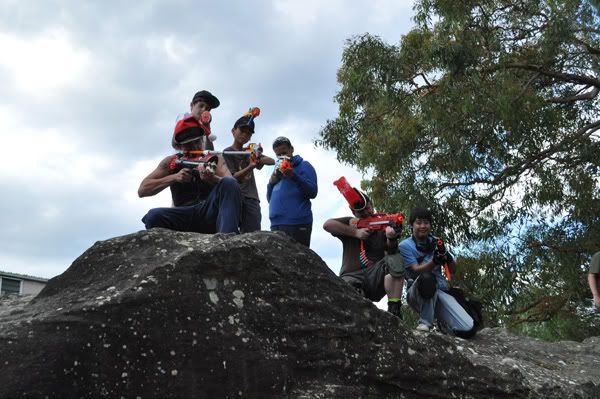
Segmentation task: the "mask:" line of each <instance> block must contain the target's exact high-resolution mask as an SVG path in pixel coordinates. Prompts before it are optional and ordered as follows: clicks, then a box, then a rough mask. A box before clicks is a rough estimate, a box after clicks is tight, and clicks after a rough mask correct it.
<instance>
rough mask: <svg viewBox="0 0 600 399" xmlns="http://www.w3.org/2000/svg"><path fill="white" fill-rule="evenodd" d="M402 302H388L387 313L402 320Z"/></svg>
mask: <svg viewBox="0 0 600 399" xmlns="http://www.w3.org/2000/svg"><path fill="white" fill-rule="evenodd" d="M401 310H402V302H388V308H387V311H388V312H390V313H391V314H393V315H394V316H396V317H398V318H399V319H400V320H402V312H401Z"/></svg>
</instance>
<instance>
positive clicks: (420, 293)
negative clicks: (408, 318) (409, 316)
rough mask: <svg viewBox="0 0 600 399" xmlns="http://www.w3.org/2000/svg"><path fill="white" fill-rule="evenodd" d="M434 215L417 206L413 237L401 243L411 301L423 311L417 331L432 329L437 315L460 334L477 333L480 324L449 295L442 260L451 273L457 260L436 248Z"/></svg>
mask: <svg viewBox="0 0 600 399" xmlns="http://www.w3.org/2000/svg"><path fill="white" fill-rule="evenodd" d="M432 223H433V216H432V214H431V212H430V211H429V210H427V209H423V208H415V209H413V210H412V212H411V214H410V217H409V225H410V228H411V231H412V235H411V237H409V238H407V239H405V240H403V241H402V242H401V243H400V245H399V250H400V254H401V255H402V258H403V260H404V267H405V269H406V281H407V302H408V304H409V305H410V306H411V307H412V308H413V309H415V310H416V311H417V312H418V313H419V324H418V325H417V330H419V331H429V330H430V329H431V328H432V327H433V321H434V318H437V319H438V320H441V321H443V324H445V325H446V326H447V328H449V329H450V330H451V331H452V332H454V333H455V334H456V335H458V336H464V337H470V336H473V335H474V333H475V330H476V325H475V323H474V320H473V318H472V317H471V316H470V315H469V313H467V311H466V310H465V309H464V308H463V307H462V306H461V305H460V304H459V303H458V302H457V301H456V299H455V298H454V297H453V296H452V295H450V294H449V286H448V282H447V281H446V279H445V278H444V276H443V275H442V263H444V261H445V262H447V264H448V268H449V269H450V273H454V272H455V271H456V262H455V260H454V259H453V257H452V256H451V255H450V254H446V255H445V256H446V258H445V260H443V258H442V257H441V254H439V253H438V252H437V250H436V241H437V239H436V238H435V237H433V236H432V235H431V234H430V233H431V227H432Z"/></svg>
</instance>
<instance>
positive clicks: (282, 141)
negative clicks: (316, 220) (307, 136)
mask: <svg viewBox="0 0 600 399" xmlns="http://www.w3.org/2000/svg"><path fill="white" fill-rule="evenodd" d="M273 151H274V152H275V155H276V156H277V159H278V162H277V165H276V167H275V170H274V171H273V174H272V175H271V178H270V180H269V183H268V184H267V201H269V219H271V231H283V232H284V233H286V234H287V235H289V236H290V237H292V238H294V239H295V240H296V241H298V242H299V243H301V244H304V245H306V246H307V247H310V235H311V233H312V223H313V216H312V210H311V203H310V200H311V199H313V198H315V197H316V196H317V191H318V189H317V174H316V172H315V169H314V168H313V167H312V165H311V164H310V163H309V162H308V161H305V160H304V159H302V157H301V156H300V155H294V147H293V146H292V143H291V142H290V140H289V139H288V138H287V137H283V136H282V137H278V138H276V139H275V141H274V142H273Z"/></svg>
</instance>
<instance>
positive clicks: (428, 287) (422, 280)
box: [416, 272, 437, 299]
mask: <svg viewBox="0 0 600 399" xmlns="http://www.w3.org/2000/svg"><path fill="white" fill-rule="evenodd" d="M416 284H418V285H417V289H418V290H419V295H420V296H421V298H423V299H431V298H433V296H434V295H435V291H436V290H437V284H436V281H435V276H434V275H433V273H431V272H423V273H421V275H420V276H419V278H418V279H417V282H416Z"/></svg>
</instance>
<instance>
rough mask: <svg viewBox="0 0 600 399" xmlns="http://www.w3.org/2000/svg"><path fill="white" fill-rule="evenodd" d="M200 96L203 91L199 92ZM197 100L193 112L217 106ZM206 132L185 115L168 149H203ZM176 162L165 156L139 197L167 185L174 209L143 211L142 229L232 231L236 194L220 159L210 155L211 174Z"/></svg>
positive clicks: (202, 125) (238, 194) (238, 204)
mask: <svg viewBox="0 0 600 399" xmlns="http://www.w3.org/2000/svg"><path fill="white" fill-rule="evenodd" d="M199 93H208V92H207V91H205V90H203V91H201V92H199ZM197 94H198V93H197ZM208 94H210V93H208ZM204 95H206V94H204ZM211 96H212V95H211ZM195 97H196V96H194V98H195ZM199 102H203V103H204V104H199ZM199 102H197V103H195V104H194V105H193V106H192V108H194V107H199V108H203V109H204V111H202V112H208V111H207V109H210V107H211V106H215V105H216V106H218V104H219V102H218V100H217V99H216V97H214V96H212V98H211V97H207V98H205V99H201V100H199ZM209 119H210V118H209ZM208 132H210V127H209V126H207V125H206V123H202V122H201V121H200V120H199V119H198V118H197V117H196V116H195V115H190V116H188V117H186V118H184V119H182V120H180V121H178V122H177V124H176V125H175V131H174V132H173V138H172V144H173V147H174V148H175V149H178V150H181V151H183V152H189V151H196V150H204V149H205V148H204V140H203V138H204V137H206V133H208ZM176 160H177V157H176V156H174V155H170V156H167V157H165V158H164V159H163V160H162V161H161V162H160V163H159V165H158V166H157V167H156V169H155V170H154V171H152V172H151V173H150V174H149V175H148V176H146V177H145V178H144V179H143V180H142V182H141V184H140V187H139V189H138V195H139V196H140V197H147V196H152V195H156V194H158V193H160V192H161V191H162V190H164V189H165V188H167V187H169V189H170V190H171V196H172V198H173V207H171V208H154V209H151V210H150V211H148V213H147V214H146V215H145V216H144V217H143V218H142V222H144V224H145V226H146V228H147V229H150V228H153V227H164V228H168V229H171V230H178V231H194V232H198V233H215V232H219V233H235V232H237V231H238V226H239V220H240V217H239V215H240V208H241V191H240V186H239V184H238V182H237V180H235V179H234V178H233V177H232V176H231V173H230V172H229V170H228V169H227V166H226V165H225V161H224V160H223V158H222V157H221V156H215V160H216V166H215V168H214V170H213V169H212V168H210V167H205V166H203V165H200V166H198V167H196V168H188V167H179V166H177V163H176V162H175V161H176Z"/></svg>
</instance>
